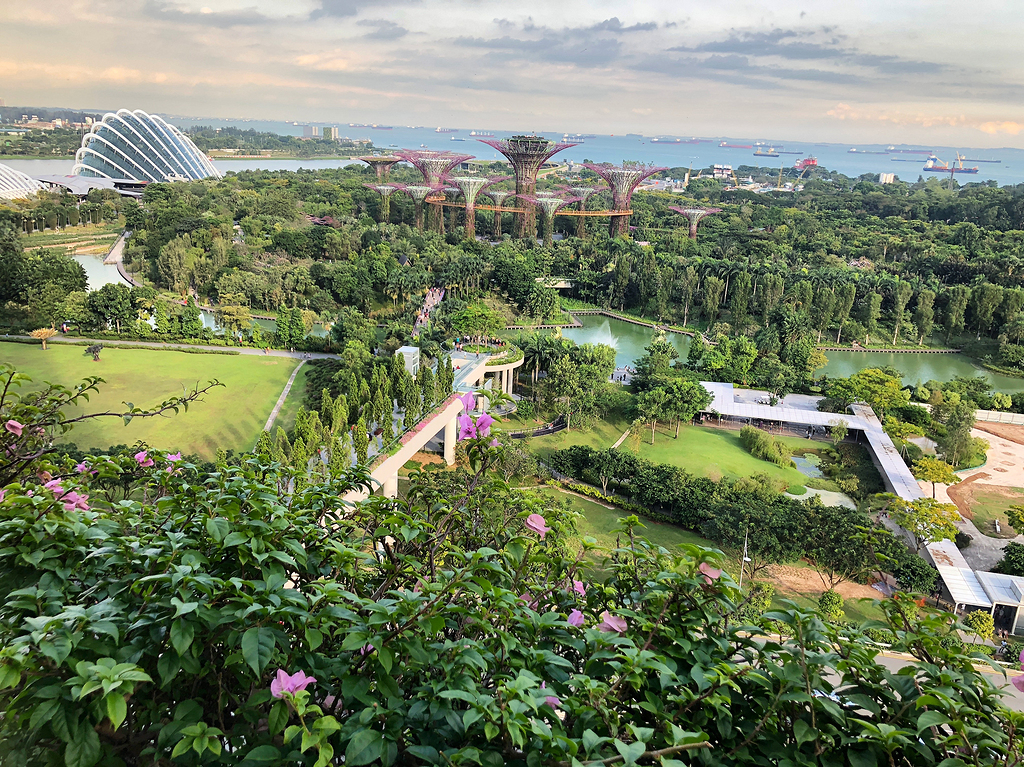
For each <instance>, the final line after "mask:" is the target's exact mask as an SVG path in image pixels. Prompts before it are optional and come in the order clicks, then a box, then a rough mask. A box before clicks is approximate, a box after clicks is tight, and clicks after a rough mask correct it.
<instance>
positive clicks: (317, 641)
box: [306, 629, 324, 650]
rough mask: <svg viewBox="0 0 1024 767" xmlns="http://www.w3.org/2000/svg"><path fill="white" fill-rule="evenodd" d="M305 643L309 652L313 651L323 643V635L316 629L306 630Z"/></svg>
mask: <svg viewBox="0 0 1024 767" xmlns="http://www.w3.org/2000/svg"><path fill="white" fill-rule="evenodd" d="M306 643H307V644H308V645H309V649H310V650H315V649H316V648H317V647H319V646H320V645H322V644H323V643H324V634H323V632H322V631H319V630H318V629H306Z"/></svg>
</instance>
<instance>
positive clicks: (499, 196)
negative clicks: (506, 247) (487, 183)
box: [484, 189, 512, 240]
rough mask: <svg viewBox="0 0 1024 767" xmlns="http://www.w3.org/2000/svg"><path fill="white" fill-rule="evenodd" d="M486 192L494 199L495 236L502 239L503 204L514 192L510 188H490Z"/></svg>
mask: <svg viewBox="0 0 1024 767" xmlns="http://www.w3.org/2000/svg"><path fill="white" fill-rule="evenodd" d="M484 194H486V195H488V196H490V198H491V199H492V200H494V238H495V239H496V240H500V239H501V204H502V203H503V202H505V200H506V199H507V198H508V197H509V195H511V194H512V192H510V191H509V190H508V189H488V190H487V191H486V192H484Z"/></svg>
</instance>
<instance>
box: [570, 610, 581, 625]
mask: <svg viewBox="0 0 1024 767" xmlns="http://www.w3.org/2000/svg"><path fill="white" fill-rule="evenodd" d="M569 625H570V626H575V627H576V628H579V627H580V626H582V625H583V613H581V612H580V611H579V610H573V611H572V612H571V613H569Z"/></svg>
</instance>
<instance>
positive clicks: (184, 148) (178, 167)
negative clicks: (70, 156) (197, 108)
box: [74, 109, 220, 181]
mask: <svg viewBox="0 0 1024 767" xmlns="http://www.w3.org/2000/svg"><path fill="white" fill-rule="evenodd" d="M74 173H75V175H79V176H92V177H98V178H113V179H134V180H136V181H195V180H198V179H201V178H210V177H213V178H219V177H220V173H218V172H217V169H216V168H214V167H213V163H212V162H211V161H210V160H209V158H208V157H207V156H206V155H204V154H203V153H202V152H201V151H200V150H199V148H198V147H197V146H196V145H195V144H194V143H192V140H191V139H189V138H188V136H186V135H184V134H183V133H182V132H181V131H179V130H178V129H177V128H175V127H174V126H173V125H169V124H167V123H166V122H164V121H163V119H162V118H160V117H158V116H157V115H149V114H146V113H145V112H143V111H142V110H141V109H136V110H135V111H134V112H131V111H128V110H127V109H120V110H118V112H117V114H114V113H112V112H108V113H107V114H105V115H103V120H102V121H100V122H98V123H95V124H94V125H93V126H92V131H90V132H89V133H86V134H85V136H84V137H83V138H82V148H81V149H79V150H78V152H77V153H76V154H75V168H74Z"/></svg>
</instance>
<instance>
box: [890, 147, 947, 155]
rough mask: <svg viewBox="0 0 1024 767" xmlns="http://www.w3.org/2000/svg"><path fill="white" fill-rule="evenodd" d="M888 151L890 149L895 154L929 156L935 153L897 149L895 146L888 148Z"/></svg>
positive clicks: (927, 150) (931, 150) (931, 151)
mask: <svg viewBox="0 0 1024 767" xmlns="http://www.w3.org/2000/svg"><path fill="white" fill-rule="evenodd" d="M886 149H888V150H889V151H890V152H892V153H893V154H927V155H931V154H934V153H935V151H934V150H933V149H897V148H896V147H894V146H889V147H886Z"/></svg>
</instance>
